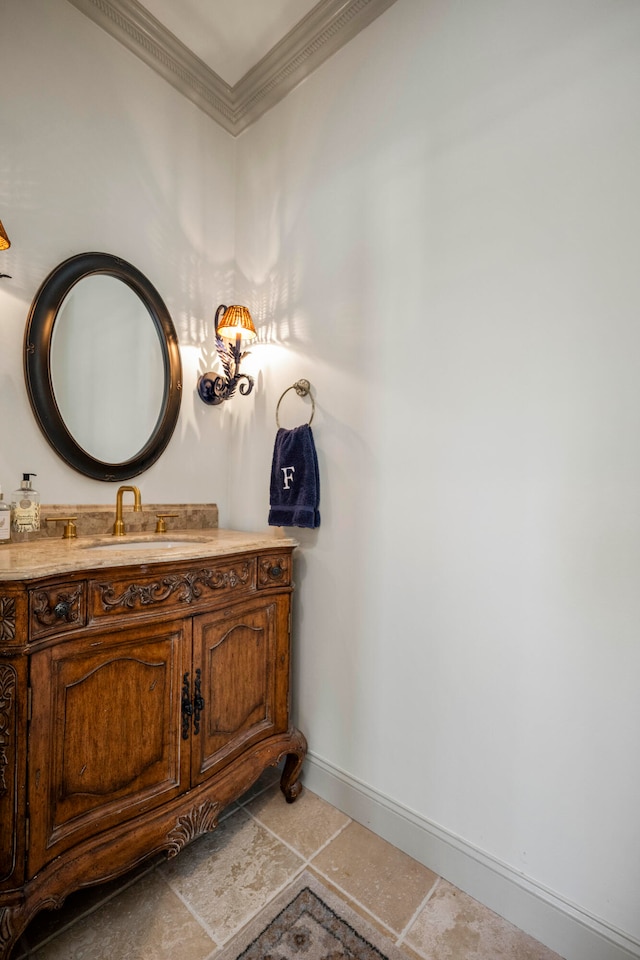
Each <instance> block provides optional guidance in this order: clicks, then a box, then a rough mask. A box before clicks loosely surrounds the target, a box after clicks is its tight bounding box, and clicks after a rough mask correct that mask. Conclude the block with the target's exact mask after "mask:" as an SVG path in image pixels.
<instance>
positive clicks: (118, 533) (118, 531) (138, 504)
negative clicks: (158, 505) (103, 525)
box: [113, 487, 142, 537]
mask: <svg viewBox="0 0 640 960" xmlns="http://www.w3.org/2000/svg"><path fill="white" fill-rule="evenodd" d="M126 490H129V491H130V492H131V493H132V494H133V496H134V504H133V509H134V510H135V512H136V513H140V511H141V510H142V500H141V499H140V491H139V490H138V488H137V487H118V493H117V495H116V522H115V523H114V525H113V536H114V537H123V536H124V533H125V530H124V522H123V520H122V494H123V493H125V491H126Z"/></svg>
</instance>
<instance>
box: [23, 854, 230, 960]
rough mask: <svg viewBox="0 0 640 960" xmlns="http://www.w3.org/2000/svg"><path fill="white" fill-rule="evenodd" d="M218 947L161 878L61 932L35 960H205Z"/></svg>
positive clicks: (129, 891) (148, 880)
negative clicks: (178, 959)
mask: <svg viewBox="0 0 640 960" xmlns="http://www.w3.org/2000/svg"><path fill="white" fill-rule="evenodd" d="M215 946H216V944H215V942H214V941H213V940H212V939H211V938H210V937H209V936H208V935H207V932H206V931H205V930H204V929H203V927H202V926H201V925H200V924H199V923H198V921H197V920H195V919H194V917H193V916H192V914H191V913H190V912H189V910H188V909H187V907H185V905H184V904H183V903H182V902H181V901H180V899H179V898H178V897H177V896H176V895H175V893H173V891H172V890H171V889H170V888H169V887H168V886H167V884H166V882H165V881H164V880H163V879H162V877H161V876H160V875H159V874H158V873H157V872H154V873H150V874H147V875H146V876H145V877H143V878H142V879H141V880H139V881H138V882H137V883H134V884H133V885H132V886H130V887H127V889H126V890H124V891H123V892H122V893H120V894H119V895H118V896H116V897H114V898H113V899H112V900H109V901H108V902H107V903H105V904H103V906H101V907H99V908H98V909H97V910H95V911H94V912H93V913H90V914H89V915H88V916H86V917H84V918H83V919H82V920H79V921H78V922H77V923H74V924H73V926H71V927H68V928H67V929H66V930H63V931H62V932H60V933H59V934H58V935H57V936H56V937H55V939H53V940H51V941H49V942H48V943H45V944H44V945H43V946H41V947H40V948H39V949H38V950H37V951H36V952H35V953H33V954H32V955H31V956H32V957H33V960H86V958H88V957H90V958H91V960H134V958H135V960H163V958H167V960H169V958H170V957H188V958H189V960H205V958H206V957H209V956H210V955H211V953H212V951H213V950H214V949H215Z"/></svg>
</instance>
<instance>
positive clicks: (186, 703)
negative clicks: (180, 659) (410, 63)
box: [182, 673, 193, 740]
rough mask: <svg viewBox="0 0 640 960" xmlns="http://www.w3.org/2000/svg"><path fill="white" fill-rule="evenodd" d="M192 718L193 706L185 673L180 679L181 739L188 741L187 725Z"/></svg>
mask: <svg viewBox="0 0 640 960" xmlns="http://www.w3.org/2000/svg"><path fill="white" fill-rule="evenodd" d="M192 716H193V706H192V704H191V691H190V687H189V674H188V673H185V675H184V677H183V678H182V739H183V740H188V739H189V724H190V721H191V717H192Z"/></svg>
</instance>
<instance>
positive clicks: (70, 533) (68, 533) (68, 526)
mask: <svg viewBox="0 0 640 960" xmlns="http://www.w3.org/2000/svg"><path fill="white" fill-rule="evenodd" d="M77 519H78V518H77V517H45V520H46V521H47V523H64V530H63V531H62V539H63V540H75V538H76V537H77V536H78V532H77V530H76V525H75V523H74V520H77Z"/></svg>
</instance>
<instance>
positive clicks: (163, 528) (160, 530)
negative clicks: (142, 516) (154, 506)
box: [156, 513, 178, 533]
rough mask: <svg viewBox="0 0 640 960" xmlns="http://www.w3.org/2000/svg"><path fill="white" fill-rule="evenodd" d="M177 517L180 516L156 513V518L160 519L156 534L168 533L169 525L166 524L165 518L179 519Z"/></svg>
mask: <svg viewBox="0 0 640 960" xmlns="http://www.w3.org/2000/svg"><path fill="white" fill-rule="evenodd" d="M177 516H178V514H177V513H156V517H157V518H158V522H157V523H156V533H166V532H167V525H166V523H165V522H164V520H165V517H177Z"/></svg>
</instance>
